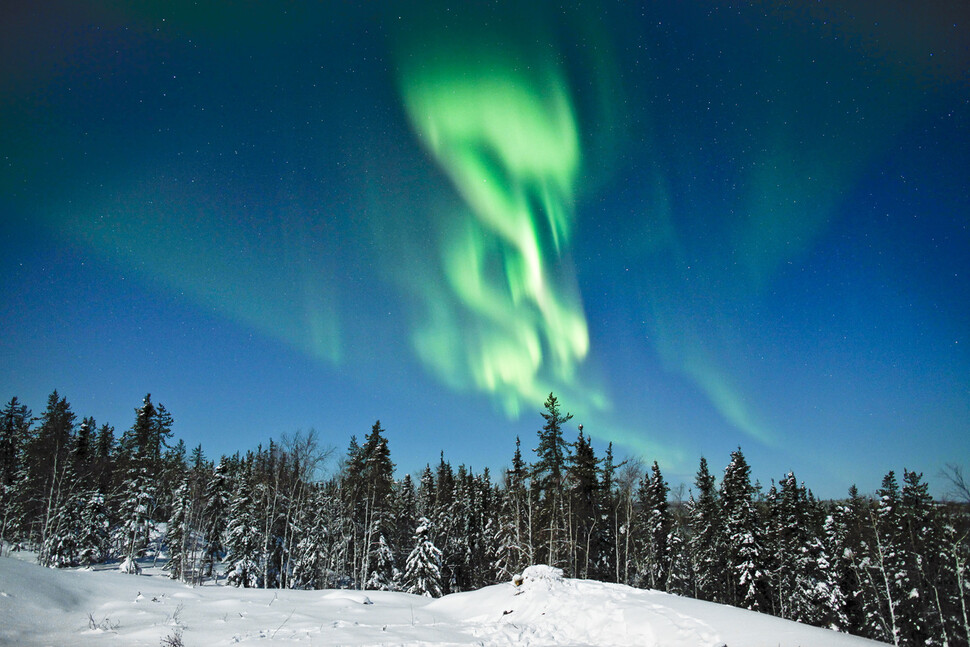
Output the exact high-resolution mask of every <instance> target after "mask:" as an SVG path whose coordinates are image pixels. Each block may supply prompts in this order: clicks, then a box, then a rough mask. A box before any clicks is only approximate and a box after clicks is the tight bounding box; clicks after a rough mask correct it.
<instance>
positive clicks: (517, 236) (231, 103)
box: [0, 2, 970, 496]
mask: <svg viewBox="0 0 970 647" xmlns="http://www.w3.org/2000/svg"><path fill="white" fill-rule="evenodd" d="M4 12H5V13H7V14H8V15H7V19H6V20H4V21H2V23H3V25H2V26H0V43H2V44H0V53H2V55H3V57H4V60H5V61H8V64H6V65H5V66H4V68H5V69H4V70H3V71H2V72H0V78H2V80H3V85H2V90H0V123H2V124H3V129H2V133H0V153H2V162H3V167H2V168H3V170H2V172H0V212H2V215H3V222H4V229H5V236H4V240H3V243H2V252H3V253H2V259H3V260H2V266H0V268H2V269H0V276H2V281H3V282H2V290H3V299H2V303H3V306H2V321H3V322H4V326H3V329H4V333H5V334H4V335H3V341H2V342H0V358H2V360H3V367H4V369H3V372H2V374H0V385H2V387H3V389H2V390H3V395H2V397H4V399H5V400H9V398H10V397H11V396H14V395H17V396H18V397H19V398H20V399H21V400H24V401H26V402H27V403H28V404H29V405H30V406H32V407H33V408H34V409H35V412H36V411H37V409H38V408H39V407H41V406H42V403H43V401H44V399H45V397H46V394H47V393H49V392H50V391H51V390H53V389H54V388H56V389H58V390H59V391H60V392H61V393H62V394H63V395H65V396H66V397H67V398H68V400H69V401H70V402H71V403H72V405H74V408H75V410H76V411H77V412H79V413H80V414H81V415H93V416H95V417H96V418H97V419H98V421H99V422H110V423H112V424H114V425H115V426H116V427H117V428H119V429H124V428H126V427H127V426H129V425H130V424H131V419H132V414H131V410H132V409H133V408H134V407H135V406H136V405H137V403H138V402H140V399H141V397H142V396H143V395H144V393H146V392H149V391H150V392H151V393H152V394H153V397H154V398H155V399H156V400H157V401H160V402H163V403H165V404H166V406H167V407H168V408H169V409H170V410H171V411H172V412H173V414H174V416H175V418H176V428H175V430H176V434H177V435H179V436H181V437H183V438H185V439H186V442H187V443H188V444H189V445H194V444H196V443H198V442H201V443H203V445H204V446H205V448H206V449H207V451H209V453H210V454H214V453H216V454H217V453H219V452H230V451H236V450H244V449H247V448H250V447H253V446H255V445H256V444H257V443H260V442H266V440H267V439H268V438H269V437H271V436H273V437H279V435H280V434H282V433H290V432H293V431H295V430H297V429H307V428H311V427H312V428H315V429H316V430H317V431H318V432H320V434H321V436H322V437H323V438H324V439H325V441H326V442H330V443H332V444H333V445H334V446H336V447H337V448H338V451H342V448H343V447H344V446H345V444H346V442H347V440H348V439H349V436H350V435H351V434H358V435H362V434H364V433H365V432H366V430H367V429H368V428H369V426H370V424H372V423H373V421H374V420H375V419H377V418H380V419H381V421H382V423H383V424H384V426H385V428H387V429H388V436H389V439H390V444H391V450H392V453H393V454H394V458H395V460H396V461H397V462H398V464H399V466H400V467H401V468H402V469H405V470H408V471H413V470H416V469H418V468H420V467H422V466H423V464H424V462H426V461H431V460H435V459H436V457H437V455H438V451H439V450H444V451H445V454H446V457H448V458H449V459H450V460H452V461H453V462H455V463H467V464H470V465H473V466H475V467H479V468H480V467H486V466H487V467H491V468H492V469H498V468H500V467H502V466H503V465H505V464H506V463H507V461H508V460H509V457H510V456H511V451H512V449H513V447H514V442H515V436H516V435H520V436H522V439H523V445H524V446H529V443H531V439H532V434H533V433H534V431H535V429H536V428H538V426H539V425H540V422H541V419H540V418H539V417H538V411H539V409H540V407H541V403H542V401H543V400H544V399H545V396H546V395H547V394H548V393H549V392H550V391H554V392H555V393H556V394H557V396H559V398H560V400H561V401H562V402H563V404H564V406H565V408H566V409H568V410H569V411H571V412H572V413H574V414H575V422H577V423H582V424H583V425H584V429H585V431H587V432H588V433H591V434H592V436H593V440H594V442H595V443H596V445H597V447H598V448H604V447H605V444H606V443H607V442H610V441H612V442H614V443H615V444H616V446H617V450H618V451H619V452H620V453H621V454H625V455H631V456H642V457H643V458H644V459H647V460H653V459H658V460H660V461H661V465H662V466H663V467H664V470H665V473H668V474H669V475H670V476H669V478H670V480H671V481H673V482H674V483H677V482H678V481H679V480H681V479H684V480H689V479H690V478H691V474H692V473H693V471H694V470H695V469H696V461H697V459H698V458H699V457H700V456H701V455H704V456H706V457H707V458H708V459H709V460H710V461H711V462H712V465H718V464H719V463H720V462H722V461H724V460H726V457H727V455H728V453H729V452H730V451H731V450H732V449H733V448H735V447H736V446H738V445H741V446H742V447H743V449H744V450H745V454H746V455H747V456H748V458H749V462H751V463H752V464H753V465H754V467H755V475H756V476H757V477H758V478H760V479H762V481H764V482H767V480H768V479H770V478H778V477H779V476H780V475H781V474H783V473H784V472H785V471H787V470H789V469H793V470H794V471H795V472H796V474H797V475H798V476H799V478H804V479H805V480H806V481H807V483H808V484H809V485H810V487H812V488H813V489H814V490H815V491H816V492H817V493H819V494H821V495H823V496H837V495H839V494H841V493H842V492H843V491H844V489H845V488H846V487H847V486H848V485H849V484H851V483H853V482H856V483H858V485H859V487H860V489H862V490H863V491H867V490H872V489H874V488H875V487H876V485H877V484H878V479H879V477H880V476H881V475H882V474H883V473H885V471H887V470H888V469H896V470H900V469H902V467H904V466H905V467H908V468H910V469H915V470H918V471H923V472H925V473H926V475H927V476H928V477H929V478H930V479H931V480H932V478H933V477H934V476H935V475H936V473H937V471H938V470H939V469H940V468H941V467H942V466H943V465H944V464H945V463H947V462H954V461H955V462H958V463H959V462H961V460H962V461H963V462H965V460H964V459H962V457H966V456H970V429H968V425H970V391H968V387H967V385H968V383H970V355H968V351H967V347H968V345H970V339H968V336H967V333H968V331H970V231H968V222H967V221H968V214H970V182H968V180H967V169H970V152H968V151H970V76H968V70H970V36H968V32H967V29H968V16H967V13H968V12H967V10H966V9H965V8H964V7H963V6H962V5H961V4H960V3H958V2H944V3H939V4H935V5H933V6H932V8H917V7H910V6H909V5H908V4H907V3H902V2H899V3H896V2H890V3H881V4H879V5H878V6H876V5H874V4H872V3H855V2H846V3H815V2H811V3H810V2H795V3H785V4H784V5H781V4H776V3H767V2H757V3H751V4H749V5H746V6H743V7H741V8H738V7H734V6H733V5H729V4H727V3H701V2H685V3H651V4H643V5H642V6H641V5H636V6H634V5H631V4H629V3H612V2H606V3H598V4H591V5H582V6H577V7H575V8H566V9H563V8H561V7H558V6H553V4H552V3H545V2H540V3H535V4H533V5H532V6H530V7H528V8H523V7H519V6H517V5H516V4H515V3H498V4H493V5H489V6H488V7H479V6H477V5H476V6H475V8H472V9H469V8H467V7H461V6H458V5H450V4H448V3H425V4H423V5H422V6H421V8H410V7H407V6H404V5H401V4H398V3H369V4H367V5H366V7H360V8H352V7H350V6H344V5H337V4H335V3H321V4H312V5H311V4H307V3H288V2H283V3H272V4H270V3H267V4H260V3H251V4H245V5H243V6H240V7H234V8H231V9H230V8H224V9H221V8H218V7H215V6H209V7H197V6H195V5H193V4H190V3H180V2H176V3H144V4H137V3H120V2H119V3H112V2H109V3H103V4H102V5H101V6H99V7H97V8H95V7H79V6H76V5H75V4H72V3H60V4H58V3H54V4H51V5H47V6H45V7H42V8H41V7H34V6H32V5H29V4H28V3H18V6H16V7H14V8H13V9H4ZM575 433H576V432H575V430H570V431H569V432H568V435H570V436H574V435H575Z"/></svg>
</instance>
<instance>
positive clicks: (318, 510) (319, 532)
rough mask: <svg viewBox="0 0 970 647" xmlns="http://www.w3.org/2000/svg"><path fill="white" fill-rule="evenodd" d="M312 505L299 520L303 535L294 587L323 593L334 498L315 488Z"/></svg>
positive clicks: (295, 558)
mask: <svg viewBox="0 0 970 647" xmlns="http://www.w3.org/2000/svg"><path fill="white" fill-rule="evenodd" d="M308 499H309V501H310V505H308V506H306V508H304V509H303V511H302V514H301V517H300V518H299V520H298V524H299V526H300V529H301V532H300V536H299V539H298V541H297V543H296V548H295V549H294V554H293V575H292V577H291V578H290V586H291V587H292V588H295V589H322V588H325V587H326V586H327V581H326V571H327V568H328V559H327V557H328V544H330V543H331V542H330V532H329V528H328V522H329V521H330V519H329V518H328V514H327V510H328V508H329V504H330V501H329V499H330V497H329V495H328V494H327V492H326V490H325V489H324V488H323V487H321V486H320V485H316V484H315V485H313V486H311V490H310V492H309V494H308Z"/></svg>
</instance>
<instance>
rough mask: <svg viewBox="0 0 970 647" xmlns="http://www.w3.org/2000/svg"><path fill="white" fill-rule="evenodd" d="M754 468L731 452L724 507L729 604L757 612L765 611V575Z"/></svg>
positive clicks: (726, 471)
mask: <svg viewBox="0 0 970 647" xmlns="http://www.w3.org/2000/svg"><path fill="white" fill-rule="evenodd" d="M754 491H755V490H754V486H753V485H752V484H751V468H750V467H748V463H747V461H746V460H745V458H744V454H742V453H741V449H740V448H739V449H738V450H736V451H733V452H731V462H730V463H729V464H728V466H727V467H726V468H725V469H724V480H723V481H722V482H721V501H722V502H723V506H724V526H723V538H724V546H725V548H726V554H727V559H728V568H729V572H730V574H731V575H732V576H733V578H732V579H731V580H730V582H729V589H728V600H729V601H731V602H732V603H733V604H734V605H736V606H740V607H744V608H745V609H751V610H754V611H757V610H761V609H763V608H764V606H765V603H766V599H765V597H766V596H765V594H764V582H763V578H764V574H763V572H762V554H761V551H762V547H761V544H760V537H759V536H758V535H759V523H758V514H757V510H756V509H755V506H754V499H753V496H754Z"/></svg>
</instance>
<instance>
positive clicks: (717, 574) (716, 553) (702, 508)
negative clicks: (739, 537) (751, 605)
mask: <svg viewBox="0 0 970 647" xmlns="http://www.w3.org/2000/svg"><path fill="white" fill-rule="evenodd" d="M694 485H695V487H696V488H697V496H696V498H695V497H694V495H693V494H692V495H691V498H690V501H689V502H688V517H689V519H690V527H691V530H692V532H691V535H690V537H689V538H688V540H687V543H688V552H689V554H690V558H691V564H692V569H691V570H692V571H693V572H694V578H695V579H694V582H695V586H694V592H693V597H695V598H697V599H699V600H708V601H712V602H727V599H728V596H727V586H726V582H725V578H724V573H725V571H726V568H727V566H726V562H725V550H724V539H723V537H724V534H723V530H722V523H723V521H722V515H721V507H720V501H719V499H718V494H717V489H716V487H715V482H714V476H713V475H712V474H711V473H710V471H709V469H708V467H707V459H705V458H703V457H702V458H701V461H700V467H699V468H698V470H697V477H696V479H695V481H694Z"/></svg>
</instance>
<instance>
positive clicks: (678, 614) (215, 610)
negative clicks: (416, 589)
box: [0, 557, 881, 647]
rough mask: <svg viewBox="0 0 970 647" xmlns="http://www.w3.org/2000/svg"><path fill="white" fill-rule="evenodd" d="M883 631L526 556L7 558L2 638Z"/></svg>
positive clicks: (816, 636)
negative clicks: (444, 562)
mask: <svg viewBox="0 0 970 647" xmlns="http://www.w3.org/2000/svg"><path fill="white" fill-rule="evenodd" d="M178 635H181V640H182V643H183V644H184V645H185V647H196V646H203V645H204V646H206V647H208V646H212V645H233V644H237V643H241V644H259V645H265V644H270V643H273V644H276V643H279V644H294V643H295V644H300V645H414V646H423V645H636V646H637V647H649V646H651V645H663V646H665V647H676V646H690V647H696V646H701V645H705V646H707V645H709V646H711V647H720V646H722V645H727V646H728V647H740V646H756V645H764V646H765V647H782V646H787V645H790V646H793V647H795V646H801V647H811V646H813V645H826V646H833V647H836V646H845V647H849V646H856V647H862V646H864V645H878V644H881V643H875V642H872V641H869V640H864V639H861V638H856V637H852V636H848V635H845V634H838V633H835V632H832V631H827V630H824V629H817V628H814V627H807V626H804V625H800V624H797V623H794V622H788V621H786V620H780V619H778V618H773V617H770V616H766V615H762V614H758V613H752V612H749V611H743V610H740V609H734V608H731V607H726V606H722V605H717V604H711V603H708V602H700V601H697V600H691V599H687V598H680V597H677V596H673V595H668V594H666V593H659V592H656V591H642V590H638V589H632V588H629V587H626V586H621V585H616V584H604V583H601V582H593V581H585V580H571V579H561V578H560V577H557V574H556V573H555V572H554V570H553V569H548V568H546V567H532V569H529V570H527V571H526V577H525V580H524V582H523V583H522V584H521V586H518V587H516V586H515V585H513V584H512V583H507V584H499V585H496V586H490V587H487V588H484V589H481V590H479V591H471V592H467V593H458V594H454V595H449V596H446V597H444V598H440V599H438V600H431V599H429V598H421V597H416V596H413V595H408V594H405V593H384V592H374V591H367V592H360V591H344V590H339V591H291V590H281V591H276V590H256V589H237V588H233V587H227V586H215V585H207V586H203V587H195V588H193V587H191V586H188V585H185V584H180V583H177V582H173V581H171V580H169V579H168V578H167V577H166V576H165V574H164V573H162V572H160V571H159V570H155V569H150V568H149V569H146V570H145V572H144V574H143V575H125V574H123V573H120V572H118V571H117V569H116V568H112V569H106V570H102V569H99V570H52V569H47V568H43V567H40V566H37V565H36V564H33V563H30V562H28V561H24V560H23V559H17V558H16V557H5V558H0V644H2V645H24V646H27V645H57V646H61V645H72V646H74V645H77V646H79V647H81V646H84V645H119V646H120V645H124V646H129V645H130V646H137V645H150V646H151V647H156V646H158V645H173V644H179V643H177V642H172V641H174V640H175V638H176V637H177V636H178Z"/></svg>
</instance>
